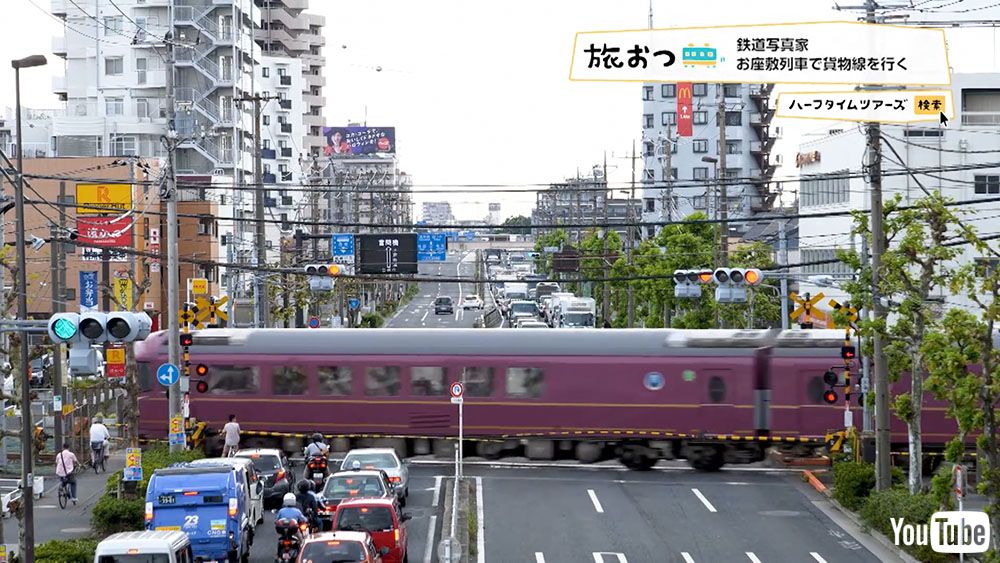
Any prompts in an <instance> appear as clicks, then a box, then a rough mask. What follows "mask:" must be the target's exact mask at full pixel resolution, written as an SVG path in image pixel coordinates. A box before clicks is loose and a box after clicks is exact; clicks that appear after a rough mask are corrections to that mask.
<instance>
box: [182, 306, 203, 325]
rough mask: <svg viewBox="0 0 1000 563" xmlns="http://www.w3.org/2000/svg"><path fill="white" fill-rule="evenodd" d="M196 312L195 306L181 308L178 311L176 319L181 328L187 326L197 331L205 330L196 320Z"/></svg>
mask: <svg viewBox="0 0 1000 563" xmlns="http://www.w3.org/2000/svg"><path fill="white" fill-rule="evenodd" d="M198 311H199V309H198V307H197V306H195V307H187V308H182V309H181V310H180V311H178V312H177V319H178V320H179V321H180V323H181V326H184V325H189V326H193V327H194V328H198V329H201V328H205V325H203V324H201V321H200V320H198Z"/></svg>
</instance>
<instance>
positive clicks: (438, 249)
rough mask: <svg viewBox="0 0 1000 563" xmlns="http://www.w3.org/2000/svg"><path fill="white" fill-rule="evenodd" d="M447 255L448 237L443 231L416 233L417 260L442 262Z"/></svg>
mask: <svg viewBox="0 0 1000 563" xmlns="http://www.w3.org/2000/svg"><path fill="white" fill-rule="evenodd" d="M447 255H448V239H447V237H445V236H444V233H420V234H418V235H417V262H444V261H445V260H446V259H447Z"/></svg>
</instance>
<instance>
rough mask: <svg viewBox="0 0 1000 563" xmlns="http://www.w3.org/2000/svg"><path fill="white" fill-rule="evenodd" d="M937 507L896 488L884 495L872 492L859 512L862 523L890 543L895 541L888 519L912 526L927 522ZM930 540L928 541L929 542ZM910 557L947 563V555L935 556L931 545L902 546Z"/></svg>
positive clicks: (925, 498)
mask: <svg viewBox="0 0 1000 563" xmlns="http://www.w3.org/2000/svg"><path fill="white" fill-rule="evenodd" d="M937 507H938V504H937V502H936V501H935V500H934V498H933V497H932V496H931V495H928V494H919V495H911V494H910V493H909V491H907V490H906V489H905V488H902V487H897V488H893V489H889V490H887V491H875V492H873V493H872V494H871V496H869V497H868V499H867V500H866V501H865V502H864V506H862V508H861V520H862V521H864V522H865V524H867V525H868V526H871V528H872V529H874V530H878V531H879V532H881V533H882V534H883V535H885V536H886V537H887V538H889V541H893V540H894V536H893V533H892V521H891V520H890V518H903V519H905V520H906V521H907V522H910V523H913V524H926V523H928V522H930V520H931V515H932V514H934V512H936V511H937ZM929 541H930V540H928V542H929ZM903 549H905V550H906V551H907V552H908V553H910V555H912V556H914V557H916V558H917V559H919V560H920V561H926V562H930V563H935V562H937V561H949V559H948V557H947V556H946V555H943V554H940V553H935V552H934V551H933V550H931V546H930V545H915V546H912V547H907V546H903Z"/></svg>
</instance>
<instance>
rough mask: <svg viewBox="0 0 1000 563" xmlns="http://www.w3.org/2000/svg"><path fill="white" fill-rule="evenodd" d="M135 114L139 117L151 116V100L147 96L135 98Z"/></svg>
mask: <svg viewBox="0 0 1000 563" xmlns="http://www.w3.org/2000/svg"><path fill="white" fill-rule="evenodd" d="M135 116H136V117H139V118H146V117H149V100H147V99H146V98H136V99H135Z"/></svg>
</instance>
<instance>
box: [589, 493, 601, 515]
mask: <svg viewBox="0 0 1000 563" xmlns="http://www.w3.org/2000/svg"><path fill="white" fill-rule="evenodd" d="M587 494H588V495H590V501H591V502H593V503H594V510H596V511H598V512H600V513H602V514H603V513H604V507H603V506H601V501H599V500H597V493H595V492H594V489H587Z"/></svg>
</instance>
